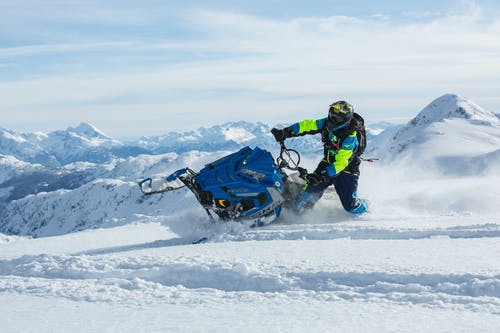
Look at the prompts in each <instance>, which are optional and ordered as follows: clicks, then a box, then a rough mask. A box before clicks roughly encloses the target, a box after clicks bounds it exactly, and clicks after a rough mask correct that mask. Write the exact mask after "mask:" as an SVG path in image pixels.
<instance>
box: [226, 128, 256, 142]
mask: <svg viewBox="0 0 500 333" xmlns="http://www.w3.org/2000/svg"><path fill="white" fill-rule="evenodd" d="M224 137H225V138H226V140H232V141H234V142H236V143H238V144H242V143H244V142H246V141H249V140H252V139H255V135H253V134H252V133H250V132H248V131H246V130H245V129H243V128H227V129H225V130H224Z"/></svg>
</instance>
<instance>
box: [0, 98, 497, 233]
mask: <svg viewBox="0 0 500 333" xmlns="http://www.w3.org/2000/svg"><path fill="white" fill-rule="evenodd" d="M281 126H283V125H281ZM270 128H271V127H270V126H268V125H265V124H262V123H256V124H255V123H247V122H243V121H242V122H236V123H226V124H223V125H220V126H214V127H211V128H200V129H198V130H196V131H189V132H185V133H177V132H176V133H167V134H165V135H163V136H157V137H150V138H146V137H143V138H141V139H139V140H137V141H135V142H128V143H122V142H119V141H117V140H114V139H111V138H109V137H108V136H106V135H105V134H103V133H102V132H101V131H99V130H98V129H96V128H95V127H93V126H91V125H89V124H80V125H79V126H77V127H74V128H72V127H70V128H68V129H67V130H65V131H55V132H51V133H48V134H40V133H35V134H22V135H20V134H16V133H14V132H12V131H6V130H4V132H3V133H4V138H5V139H4V140H9V142H10V143H11V145H10V146H9V152H11V153H13V154H14V156H15V155H17V156H23V155H22V153H23V152H25V151H26V150H22V149H19V150H16V149H17V148H25V147H29V148H30V149H34V147H35V148H37V149H39V150H38V151H39V152H43V153H45V154H47V156H51V157H52V158H53V159H55V160H57V161H58V165H60V166H57V167H51V166H49V165H43V164H33V163H28V162H25V161H23V160H20V159H17V158H15V157H14V156H11V155H1V156H2V157H1V158H0V202H2V201H3V202H4V205H3V207H2V210H1V211H0V221H1V224H0V232H5V233H8V234H22V235H32V236H48V235H56V234H57V235H58V234H63V233H66V232H72V231H77V230H84V229H87V228H95V227H99V226H109V225H115V224H123V223H127V222H126V221H132V220H134V219H135V217H134V216H135V214H140V211H141V209H140V207H141V205H140V204H138V202H141V200H140V199H139V197H140V192H139V191H138V188H137V186H136V185H135V184H136V182H137V181H138V180H140V179H143V178H145V177H165V176H167V175H168V174H169V173H171V172H173V171H175V170H177V169H179V168H182V167H185V166H189V167H191V168H193V169H195V170H199V169H201V168H202V167H203V165H204V164H206V163H209V162H211V161H213V160H216V159H218V158H220V157H222V156H224V155H226V154H227V153H229V152H233V151H236V150H238V149H240V148H241V147H242V146H245V145H250V146H259V147H263V148H267V149H270V150H271V151H272V152H273V153H274V154H276V152H277V148H278V147H277V144H276V143H275V142H274V139H273V138H272V136H271V135H270V134H269V131H270ZM368 128H369V130H368V131H369V132H370V133H371V134H370V136H369V142H368V147H369V149H368V152H367V156H368V155H370V156H375V157H383V161H381V162H379V164H380V165H386V164H387V163H389V164H392V165H394V166H395V167H396V166H398V165H399V167H401V166H404V167H408V168H417V169H420V170H425V171H426V172H429V171H431V170H432V171H433V172H440V174H441V175H447V176H453V175H458V176H464V175H475V174H489V173H491V172H494V170H496V168H497V167H498V166H499V165H500V164H499V163H500V162H499V160H500V158H499V155H500V150H499V148H498V147H500V133H499V130H500V125H499V120H498V118H497V117H496V115H495V114H493V113H491V112H488V111H486V110H484V109H482V108H481V107H479V106H477V105H476V104H474V103H472V102H470V101H467V100H466V99H464V98H462V97H459V96H457V95H444V96H442V97H440V98H438V99H436V100H435V101H433V102H432V103H430V104H429V106H427V107H426V108H424V109H423V110H422V111H421V112H420V113H419V114H418V115H417V116H416V117H415V118H414V119H413V120H411V121H410V122H409V123H408V124H406V125H404V126H392V127H391V124H389V123H379V124H374V125H373V127H371V129H370V126H368ZM383 128H386V129H385V130H384V131H383V132H382V133H381V134H378V133H379V132H380V131H381V130H382V129H383ZM13 142H14V143H18V144H25V146H22V147H20V146H15V145H13V144H12V143H13ZM287 142H288V143H289V145H290V146H291V147H295V148H297V149H299V151H301V152H302V153H303V157H304V160H303V162H304V165H305V166H306V167H307V168H309V169H310V168H313V167H314V165H315V164H316V163H317V160H318V153H319V154H320V151H321V149H322V144H321V141H320V138H319V136H305V137H300V138H297V139H291V140H288V141H287ZM429 147H432V148H431V149H430V148H429ZM2 148H3V149H4V150H5V151H6V149H7V148H6V147H2ZM118 149H122V150H121V152H128V153H129V155H127V154H125V153H124V155H127V156H124V157H120V156H117V155H118V154H116V153H115V152H116V151H117V150H118ZM134 149H137V150H134ZM211 150H212V151H213V152H210V151H211ZM140 151H147V152H149V153H148V154H141V155H136V154H137V153H138V152H140ZM151 152H154V153H151ZM160 152H163V153H160ZM308 153H314V154H311V155H310V156H309V155H308ZM415 161H418V162H417V163H416V162H415ZM65 162H68V163H66V164H62V163H65ZM415 175H416V173H413V177H415ZM116 182H120V183H119V184H117V183H116ZM79 198H86V199H85V200H81V199H79ZM110 198H111V199H110ZM188 198H189V196H188ZM191 199H193V198H191ZM98 202H100V203H101V204H102V203H105V204H102V205H101V206H99V205H98V204H97V203H98ZM188 202H190V204H191V203H193V200H188ZM122 205H123V207H122ZM158 205H160V206H161V205H163V206H165V207H162V208H155V209H154V210H155V211H158V212H164V211H165V210H166V211H172V207H171V204H170V203H165V202H162V203H161V204H160V203H158ZM188 206H189V205H188ZM99 207H101V208H99ZM110 207H113V209H112V210H110ZM120 207H122V208H120ZM169 207H170V208H169ZM129 208H130V209H129ZM169 209H170V210H169ZM68 212H72V213H71V217H68ZM34 216H36V221H35V222H33V221H32V220H33V217H34ZM88 216H93V218H92V219H88ZM26 221H29V222H26ZM117 221H119V222H117ZM124 221H125V222H124ZM54 224H55V225H57V226H58V227H54V226H53V225H54Z"/></svg>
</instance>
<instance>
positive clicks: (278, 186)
mask: <svg viewBox="0 0 500 333" xmlns="http://www.w3.org/2000/svg"><path fill="white" fill-rule="evenodd" d="M299 163H300V154H299V153H298V152H297V151H296V150H294V149H289V148H287V147H286V146H285V145H284V143H281V151H280V155H279V157H278V158H277V159H276V161H274V159H273V157H272V155H271V153H269V152H268V151H266V150H263V149H260V148H258V147H256V148H254V149H252V148H250V147H245V148H242V149H241V150H240V151H238V152H235V153H232V154H230V155H227V156H225V157H223V158H221V159H219V160H216V161H214V162H212V163H209V164H207V165H205V167H204V168H203V169H201V170H200V171H199V172H195V171H193V170H192V169H190V168H188V167H186V168H183V169H180V170H177V171H175V172H174V173H172V174H171V175H169V176H168V177H166V178H165V179H162V180H160V181H159V182H158V181H156V180H153V179H152V178H146V179H144V180H142V181H140V182H139V187H140V189H141V191H142V192H143V193H144V194H145V195H151V194H155V193H163V192H168V191H173V190H177V189H180V188H182V187H187V188H188V189H189V190H191V192H193V193H194V195H195V196H196V199H197V200H198V202H199V203H200V204H201V205H202V206H203V208H204V209H205V211H206V212H207V213H208V216H209V217H210V219H211V220H212V221H215V218H214V215H213V214H212V213H214V214H215V215H216V216H217V217H218V218H219V219H220V220H223V221H229V220H234V221H239V222H249V223H250V224H251V225H266V224H269V223H271V222H272V221H274V220H275V219H276V218H278V217H279V216H280V213H281V210H282V208H286V207H293V204H294V203H295V202H296V200H297V199H298V198H299V196H300V194H301V192H302V188H303V187H304V185H305V184H306V180H305V176H306V175H307V170H306V169H304V168H302V167H300V166H299ZM285 169H288V170H291V171H294V172H292V173H290V174H287V173H285Z"/></svg>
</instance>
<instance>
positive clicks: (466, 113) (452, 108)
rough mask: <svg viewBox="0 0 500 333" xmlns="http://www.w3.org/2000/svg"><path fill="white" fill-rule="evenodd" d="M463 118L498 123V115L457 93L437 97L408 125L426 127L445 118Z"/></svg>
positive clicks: (492, 123)
mask: <svg viewBox="0 0 500 333" xmlns="http://www.w3.org/2000/svg"><path fill="white" fill-rule="evenodd" d="M452 118H461V119H467V120H472V121H475V122H483V123H486V124H490V125H498V124H499V123H500V122H499V120H498V117H497V116H496V115H495V114H494V113H493V112H490V111H487V110H485V109H483V108H482V107H480V106H479V105H477V104H475V103H474V102H472V101H469V100H468V99H466V98H464V97H462V96H459V95H456V94H445V95H443V96H441V97H438V98H436V99H435V100H434V101H432V102H431V103H430V104H429V105H427V106H426V107H425V108H424V109H423V110H422V111H420V113H419V114H418V115H417V116H416V117H415V118H413V119H412V120H411V121H410V122H409V124H408V125H410V126H413V127H425V126H428V125H429V124H431V123H434V122H440V121H443V120H445V119H452Z"/></svg>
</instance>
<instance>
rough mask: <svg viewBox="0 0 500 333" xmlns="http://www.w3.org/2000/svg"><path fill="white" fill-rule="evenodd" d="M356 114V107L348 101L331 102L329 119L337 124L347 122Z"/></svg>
mask: <svg viewBox="0 0 500 333" xmlns="http://www.w3.org/2000/svg"><path fill="white" fill-rule="evenodd" d="M353 114H354V108H353V106H352V105H351V104H349V103H347V102H346V101H337V102H335V103H333V104H330V109H329V110H328V119H329V120H330V121H332V122H333V123H335V124H338V125H341V124H347V123H348V122H349V121H350V120H351V119H352V115H353Z"/></svg>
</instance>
